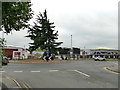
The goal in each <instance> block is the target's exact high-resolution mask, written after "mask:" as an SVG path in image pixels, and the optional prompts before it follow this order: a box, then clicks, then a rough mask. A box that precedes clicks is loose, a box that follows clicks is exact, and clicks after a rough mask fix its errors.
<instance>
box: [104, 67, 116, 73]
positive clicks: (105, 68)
mask: <svg viewBox="0 0 120 90" xmlns="http://www.w3.org/2000/svg"><path fill="white" fill-rule="evenodd" d="M104 70H106V71H109V72H111V73H115V74H118V73H117V72H115V71H112V70H109V69H107V67H104Z"/></svg>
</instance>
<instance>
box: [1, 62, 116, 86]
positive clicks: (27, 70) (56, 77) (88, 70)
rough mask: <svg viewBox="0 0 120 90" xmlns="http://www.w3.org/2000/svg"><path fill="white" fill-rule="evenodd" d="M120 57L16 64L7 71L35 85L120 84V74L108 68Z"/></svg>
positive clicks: (8, 67)
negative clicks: (107, 59) (102, 59)
mask: <svg viewBox="0 0 120 90" xmlns="http://www.w3.org/2000/svg"><path fill="white" fill-rule="evenodd" d="M117 63H118V62H117V61H105V62H104V61H92V60H91V61H83V60H82V61H75V62H74V63H58V64H12V63H9V65H7V66H4V67H3V69H4V71H5V72H4V73H6V74H9V75H11V76H13V77H15V78H17V79H18V80H21V81H23V82H26V83H27V84H29V86H31V87H32V88H118V74H115V73H112V72H109V71H106V70H104V67H106V66H111V65H117Z"/></svg>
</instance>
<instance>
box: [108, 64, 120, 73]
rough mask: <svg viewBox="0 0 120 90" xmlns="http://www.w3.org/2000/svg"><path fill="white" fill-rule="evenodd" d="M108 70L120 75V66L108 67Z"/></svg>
mask: <svg viewBox="0 0 120 90" xmlns="http://www.w3.org/2000/svg"><path fill="white" fill-rule="evenodd" d="M106 69H108V70H110V71H112V72H116V73H120V66H119V65H115V66H108V67H106Z"/></svg>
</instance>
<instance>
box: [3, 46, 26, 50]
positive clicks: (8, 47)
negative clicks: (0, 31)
mask: <svg viewBox="0 0 120 90" xmlns="http://www.w3.org/2000/svg"><path fill="white" fill-rule="evenodd" d="M3 48H4V49H24V48H21V47H15V46H4V47H3Z"/></svg>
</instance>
